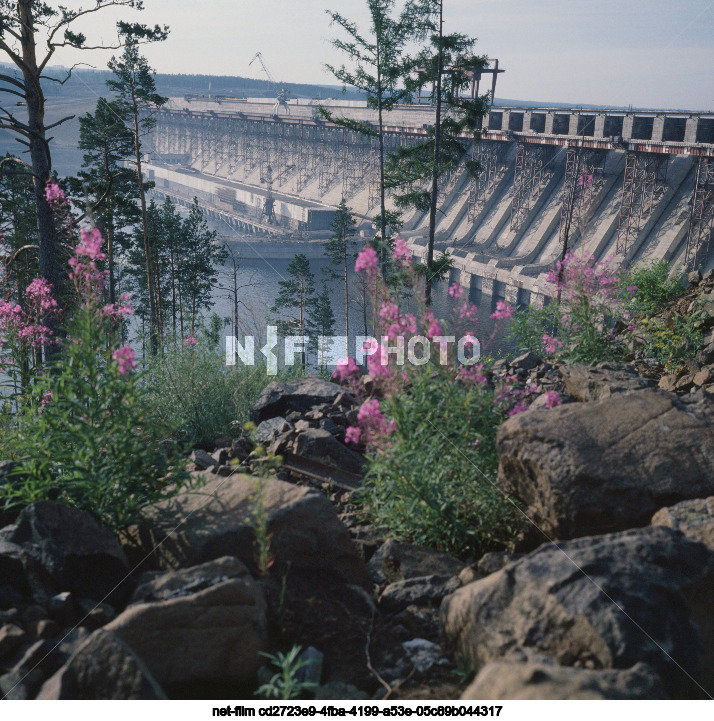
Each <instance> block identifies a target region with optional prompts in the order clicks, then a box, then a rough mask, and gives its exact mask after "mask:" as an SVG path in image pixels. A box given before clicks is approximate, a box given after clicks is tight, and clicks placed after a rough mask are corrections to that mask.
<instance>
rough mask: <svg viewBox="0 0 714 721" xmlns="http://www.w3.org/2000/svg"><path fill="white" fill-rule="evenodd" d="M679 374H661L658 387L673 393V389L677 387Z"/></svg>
mask: <svg viewBox="0 0 714 721" xmlns="http://www.w3.org/2000/svg"><path fill="white" fill-rule="evenodd" d="M678 380H679V376H678V375H677V374H676V373H672V374H670V375H665V376H662V377H661V378H660V379H659V383H658V384H657V385H658V387H659V388H661V389H662V390H663V391H667V392H668V393H674V389H675V388H676V387H677V381H678Z"/></svg>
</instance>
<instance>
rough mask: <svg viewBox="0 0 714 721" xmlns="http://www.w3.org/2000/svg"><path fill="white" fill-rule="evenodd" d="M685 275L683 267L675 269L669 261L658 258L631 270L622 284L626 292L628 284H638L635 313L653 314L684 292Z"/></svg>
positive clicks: (638, 314)
mask: <svg viewBox="0 0 714 721" xmlns="http://www.w3.org/2000/svg"><path fill="white" fill-rule="evenodd" d="M683 277H684V270H683V269H681V268H680V269H677V270H673V268H672V264H671V263H669V262H668V261H666V260H656V261H652V262H651V263H649V264H642V265H637V266H635V267H634V268H632V269H631V270H629V271H628V272H627V274H626V275H625V276H624V277H623V279H622V286H623V291H624V292H625V293H627V290H626V287H627V286H629V287H632V286H637V290H636V291H635V296H634V311H635V314H636V315H637V316H643V315H644V316H651V315H654V314H655V313H657V312H659V311H660V310H662V306H663V305H664V304H665V303H668V302H670V301H672V300H675V299H676V298H679V297H680V296H681V295H683V294H684V291H685V288H684V286H683V285H682V278H683Z"/></svg>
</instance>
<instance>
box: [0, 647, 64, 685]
mask: <svg viewBox="0 0 714 721" xmlns="http://www.w3.org/2000/svg"><path fill="white" fill-rule="evenodd" d="M64 660H65V659H64V658H63V657H62V654H61V652H60V651H59V650H58V649H57V647H55V645H54V643H53V642H51V641H48V640H46V639H41V640H39V641H34V642H31V643H30V644H29V645H26V646H24V647H22V648H21V649H20V651H19V653H18V655H17V656H16V657H15V658H12V659H10V660H9V662H8V665H9V666H10V670H11V671H18V672H19V673H29V672H30V671H34V670H39V671H42V672H43V673H44V674H46V675H47V676H49V675H51V674H53V673H54V672H55V671H56V670H57V669H58V668H59V667H60V666H61V665H62V664H63V663H64Z"/></svg>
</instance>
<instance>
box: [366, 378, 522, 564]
mask: <svg viewBox="0 0 714 721" xmlns="http://www.w3.org/2000/svg"><path fill="white" fill-rule="evenodd" d="M424 368H425V369H427V370H425V372H423V373H418V374H413V375H412V385H411V387H410V388H409V389H408V390H407V391H406V392H404V393H401V394H399V395H394V396H391V397H390V398H388V399H385V400H384V401H382V408H383V410H384V412H385V415H386V416H387V417H388V418H390V419H393V420H394V421H395V422H396V426H397V428H398V429H399V431H398V433H396V434H394V436H392V440H391V442H390V443H388V444H386V446H384V447H382V448H381V449H380V450H379V451H377V452H376V453H373V454H372V456H371V458H370V467H369V472H368V474H367V477H366V488H365V491H364V498H365V502H366V506H367V507H368V509H369V511H368V513H369V515H370V516H371V518H372V520H373V521H374V522H375V523H376V524H377V525H378V526H379V527H380V528H382V529H383V530H384V531H385V532H388V533H389V534H391V535H395V536H397V537H400V538H404V539H406V540H409V541H411V542H413V543H418V544H424V545H427V546H430V547H431V548H437V549H440V550H444V551H448V552H450V553H454V554H457V555H461V556H467V555H470V554H480V553H483V552H485V551H488V550H494V549H499V548H504V547H507V546H508V544H509V543H510V542H511V540H512V539H513V537H514V536H515V534H516V532H517V530H518V527H519V521H520V514H519V512H518V509H517V507H516V506H515V505H514V503H513V502H512V501H511V500H509V499H508V498H507V497H506V496H505V495H504V494H503V492H502V491H500V490H499V489H498V488H497V486H496V475H497V469H498V457H497V454H496V430H497V428H498V425H499V424H500V422H501V421H502V420H503V410H502V408H501V407H500V406H499V405H498V404H497V403H494V393H493V392H492V391H489V390H488V388H487V387H486V386H484V385H482V384H475V385H472V384H468V383H464V382H462V381H461V380H458V379H456V378H454V375H453V374H452V373H449V372H448V369H445V368H444V367H436V368H435V366H433V365H429V366H424Z"/></svg>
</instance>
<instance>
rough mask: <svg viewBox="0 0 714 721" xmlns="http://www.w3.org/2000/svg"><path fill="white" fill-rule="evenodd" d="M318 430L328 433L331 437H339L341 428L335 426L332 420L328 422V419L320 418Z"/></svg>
mask: <svg viewBox="0 0 714 721" xmlns="http://www.w3.org/2000/svg"><path fill="white" fill-rule="evenodd" d="M320 428H321V429H322V430H323V431H327V432H328V433H330V434H332V435H333V436H339V435H340V434H341V433H342V428H340V426H338V425H337V423H335V422H334V421H333V420H330V419H329V418H321V419H320Z"/></svg>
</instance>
